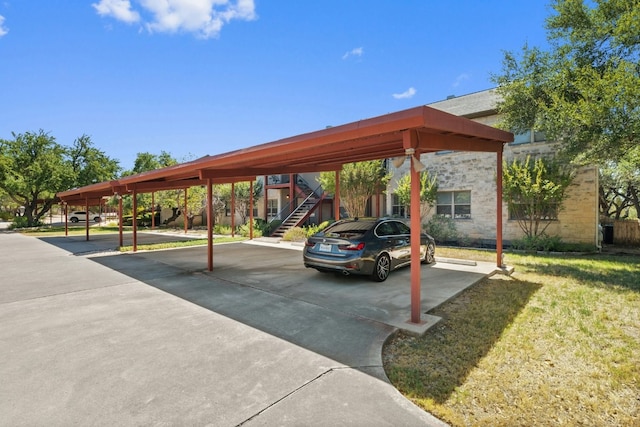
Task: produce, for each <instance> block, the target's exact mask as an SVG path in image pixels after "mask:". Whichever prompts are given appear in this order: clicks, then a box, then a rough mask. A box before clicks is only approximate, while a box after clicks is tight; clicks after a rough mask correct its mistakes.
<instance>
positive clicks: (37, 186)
mask: <svg viewBox="0 0 640 427" xmlns="http://www.w3.org/2000/svg"><path fill="white" fill-rule="evenodd" d="M12 135H13V139H12V140H0V188H2V190H3V191H4V192H5V193H6V194H7V195H8V196H9V197H10V198H11V199H12V200H13V201H14V202H15V203H17V204H18V206H24V216H25V218H26V224H25V225H27V226H34V225H36V224H38V223H39V221H40V219H41V218H42V217H43V216H44V215H45V214H46V213H47V212H49V210H50V209H51V206H52V205H53V204H54V203H57V200H56V198H55V194H56V193H57V192H59V191H64V190H67V189H69V188H73V187H80V186H84V185H88V184H92V183H94V182H99V181H105V180H109V179H114V178H115V175H116V173H117V171H118V163H117V161H115V160H112V159H110V158H109V157H107V156H106V155H104V153H102V152H101V151H100V150H98V149H96V148H95V147H93V146H92V143H91V139H90V138H89V137H88V136H86V135H83V136H82V137H80V138H78V139H76V140H75V142H74V145H73V146H72V147H70V148H68V147H64V146H62V145H60V144H58V143H57V142H56V139H55V138H54V137H53V136H51V135H49V134H48V133H46V132H44V131H43V130H40V131H39V132H38V133H35V132H25V133H24V134H16V133H12Z"/></svg>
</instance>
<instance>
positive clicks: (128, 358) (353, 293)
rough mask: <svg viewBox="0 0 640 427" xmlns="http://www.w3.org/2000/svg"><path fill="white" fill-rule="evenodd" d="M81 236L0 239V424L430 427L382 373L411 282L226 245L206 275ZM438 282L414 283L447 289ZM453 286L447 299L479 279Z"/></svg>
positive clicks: (193, 260) (177, 253) (199, 261)
mask: <svg viewBox="0 0 640 427" xmlns="http://www.w3.org/2000/svg"><path fill="white" fill-rule="evenodd" d="M83 239H84V238H75V237H73V238H72V237H68V238H54V239H47V240H48V242H49V243H51V244H47V243H45V242H44V241H43V240H39V239H35V238H32V237H24V236H21V235H19V234H13V233H0V262H1V264H0V265H1V266H2V271H1V274H2V281H1V282H0V283H1V284H0V291H1V294H0V325H1V326H0V357H1V358H2V361H3V363H2V364H1V365H0V377H1V378H2V379H3V380H2V381H1V382H0V413H2V414H3V416H2V421H0V424H4V425H72V424H93V425H115V424H117V425H148V424H153V425H223V426H227V425H229V426H234V425H274V424H276V425H327V424H352V425H440V422H439V421H438V420H436V419H435V418H433V417H431V416H430V415H429V414H427V413H425V412H424V411H422V410H420V409H419V408H417V407H415V406H414V405H413V404H411V403H410V402H409V401H407V400H406V399H405V398H404V397H402V396H401V395H400V394H399V393H398V392H397V391H396V390H395V389H394V388H393V387H392V386H391V385H390V384H389V383H388V382H387V380H386V376H385V374H384V371H383V368H382V360H381V349H382V345H383V343H384V341H385V339H386V338H387V337H388V336H389V335H390V334H392V333H393V332H394V331H395V330H397V326H395V324H397V323H401V324H403V323H405V320H406V319H407V318H408V316H409V311H408V310H407V309H406V307H405V305H406V304H408V295H405V296H403V294H405V293H406V294H408V288H407V289H404V290H403V286H408V285H407V284H408V274H409V272H408V270H406V271H400V272H396V273H394V274H392V276H391V278H390V279H389V280H387V281H386V282H383V283H382V284H376V283H374V282H370V281H367V280H366V279H361V278H351V277H339V276H333V275H328V276H327V275H323V274H320V273H317V272H315V271H314V270H307V269H305V268H304V267H302V266H301V265H302V263H301V262H298V260H299V259H300V256H301V255H300V253H299V250H298V251H297V250H296V249H295V248H289V249H285V248H274V247H265V246H259V245H257V244H245V243H236V244H229V245H220V246H216V247H215V248H214V271H213V272H206V271H204V270H203V268H204V267H206V252H205V251H206V250H205V249H204V248H188V249H181V250H172V251H162V252H153V253H151V252H149V253H138V254H129V255H108V254H106V253H105V252H104V251H105V249H107V247H108V246H109V245H110V244H112V243H109V239H116V240H117V236H115V237H114V236H112V237H101V238H96V239H95V240H92V241H91V242H85V241H84V240H83ZM92 239H93V237H92ZM74 254H75V255H74ZM458 267H460V266H458ZM440 270H444V269H442V268H438V265H435V266H430V267H424V268H423V273H425V274H424V277H425V282H426V283H428V282H429V281H433V282H435V281H436V279H435V277H438V274H444V275H445V276H451V277H453V276H456V277H458V276H457V275H458V273H455V274H454V273H451V272H450V271H449V270H447V271H449V272H450V274H446V272H441V271H440ZM456 271H458V270H456ZM459 274H460V276H459V278H458V279H456V280H454V281H453V282H452V283H454V284H455V287H456V289H457V290H456V291H455V292H456V293H457V292H458V291H459V290H461V289H463V288H464V287H465V286H463V284H462V281H463V277H466V282H465V283H466V286H469V285H470V284H471V283H473V282H475V281H477V280H478V279H479V278H480V277H482V276H483V275H484V274H483V273H479V272H470V271H469V272H459ZM403 282H404V283H403ZM458 282H460V283H458ZM425 286H426V289H424V290H423V295H424V301H423V302H424V303H425V306H424V308H425V309H428V304H429V301H430V300H433V301H434V303H435V301H436V300H438V299H439V298H440V299H441V298H444V297H437V296H436V295H435V294H436V291H435V290H434V291H433V292H431V295H429V293H426V292H428V289H429V285H425ZM458 287H460V289H458ZM452 292H454V291H452Z"/></svg>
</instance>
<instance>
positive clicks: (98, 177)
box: [67, 135, 120, 187]
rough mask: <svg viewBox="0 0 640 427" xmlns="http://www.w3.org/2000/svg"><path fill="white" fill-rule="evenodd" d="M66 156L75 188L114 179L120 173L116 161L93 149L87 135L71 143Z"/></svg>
mask: <svg viewBox="0 0 640 427" xmlns="http://www.w3.org/2000/svg"><path fill="white" fill-rule="evenodd" d="M67 154H68V157H69V162H70V163H71V168H72V169H73V174H74V177H75V178H74V180H75V186H77V187H82V186H85V185H90V184H95V183H97V182H103V181H108V180H111V179H114V178H115V177H116V176H117V174H118V172H119V171H120V166H119V165H118V161H117V160H113V159H110V158H109V157H107V155H106V154H105V153H104V152H102V151H100V150H98V149H97V148H95V147H93V143H92V142H91V138H90V137H88V136H87V135H82V136H81V137H80V138H77V139H76V140H75V141H73V145H72V146H71V147H70V148H69V149H68V150H67Z"/></svg>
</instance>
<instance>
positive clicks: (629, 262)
mask: <svg viewBox="0 0 640 427" xmlns="http://www.w3.org/2000/svg"><path fill="white" fill-rule="evenodd" d="M456 251H457V253H454V252H447V251H446V250H440V251H439V254H438V255H440V256H449V257H454V256H455V257H463V256H461V255H465V254H464V253H461V252H460V251H459V250H456ZM484 256H488V257H489V258H486V259H487V260H493V256H494V255H493V253H483V252H473V253H470V254H468V256H466V257H467V258H469V257H471V258H476V259H483V257H484ZM507 263H508V264H510V265H515V267H516V272H515V273H514V275H513V276H512V277H510V278H509V277H504V276H494V277H493V278H491V279H486V280H484V281H483V282H481V283H479V284H478V285H476V286H474V287H473V288H471V289H469V290H468V291H466V292H464V293H463V294H461V295H460V296H459V297H457V298H455V299H454V300H452V301H450V302H448V303H446V304H444V305H443V306H441V307H439V308H437V309H435V310H433V311H432V312H430V314H434V315H437V316H441V317H442V318H443V320H442V321H441V322H440V323H439V324H438V325H436V326H435V327H434V328H432V329H431V330H430V331H429V332H428V333H427V334H426V335H425V336H424V337H420V338H416V337H411V336H407V335H402V334H401V335H398V336H397V337H396V338H395V339H394V340H393V341H391V342H390V343H389V345H388V346H387V347H386V348H385V353H384V358H385V368H386V370H387V375H388V376H389V378H390V380H391V381H392V382H393V384H394V385H395V386H396V387H398V389H399V390H400V391H401V392H402V393H404V394H405V395H406V396H408V397H409V398H410V399H412V400H413V401H414V402H416V403H417V404H418V405H420V406H421V407H423V408H424V409H426V410H428V411H429V412H432V413H433V414H434V415H436V416H438V417H440V418H442V419H444V420H445V421H447V422H449V423H450V424H452V425H460V426H462V425H464V426H467V425H492V426H495V425H505V426H511V425H607V426H609V425H620V426H629V425H640V423H639V422H638V419H640V259H639V258H638V257H637V256H603V255H594V256H575V257H561V256H555V257H554V256H517V255H507Z"/></svg>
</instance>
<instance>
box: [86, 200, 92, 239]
mask: <svg viewBox="0 0 640 427" xmlns="http://www.w3.org/2000/svg"><path fill="white" fill-rule="evenodd" d="M84 216H85V219H86V221H85V222H84V224H85V225H84V228H85V233H86V240H87V241H89V221H90V220H91V219H90V218H89V198H87V197H85V199H84Z"/></svg>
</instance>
